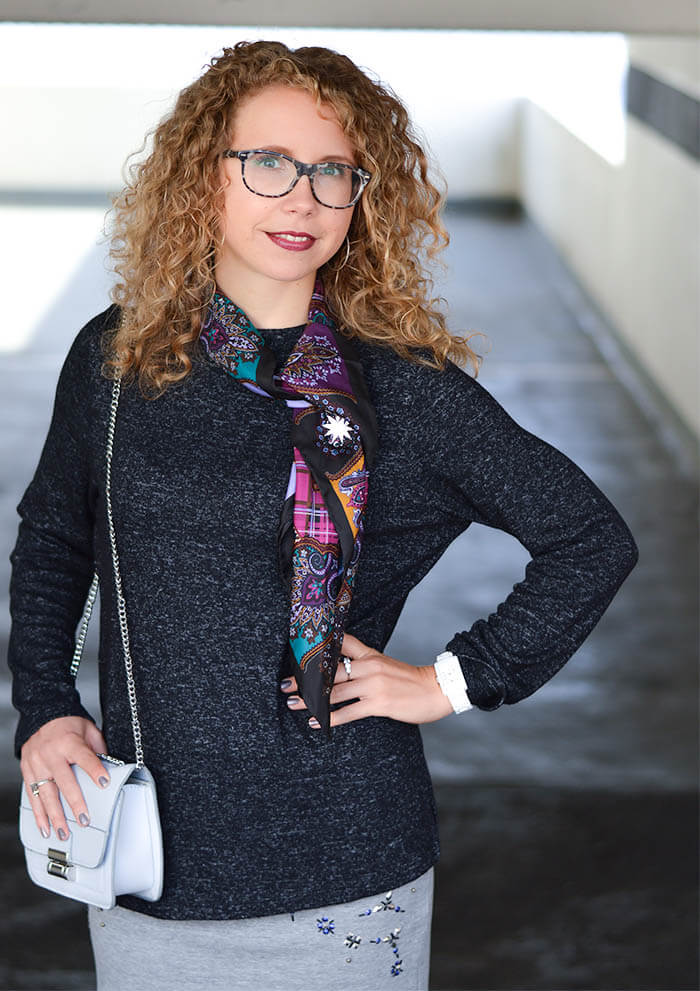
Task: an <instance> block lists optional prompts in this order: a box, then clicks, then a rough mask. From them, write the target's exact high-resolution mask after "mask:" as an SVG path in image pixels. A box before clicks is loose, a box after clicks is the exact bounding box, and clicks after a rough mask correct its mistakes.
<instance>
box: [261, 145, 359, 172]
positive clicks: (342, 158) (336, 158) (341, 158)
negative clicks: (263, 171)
mask: <svg viewBox="0 0 700 991" xmlns="http://www.w3.org/2000/svg"><path fill="white" fill-rule="evenodd" d="M258 147H259V148H263V149H264V150H265V151H279V152H281V153H282V154H283V155H289V157H290V158H296V155H292V153H291V151H290V150H289V148H285V147H284V146H283V145H265V144H263V145H258ZM318 161H319V162H340V163H343V164H345V165H352V166H353V168H356V166H355V163H354V162H353V161H352V159H350V158H348V156H347V155H325V156H324V157H323V158H319V160H318Z"/></svg>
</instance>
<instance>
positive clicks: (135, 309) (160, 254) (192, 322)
mask: <svg viewBox="0 0 700 991" xmlns="http://www.w3.org/2000/svg"><path fill="white" fill-rule="evenodd" d="M280 83H281V84H284V85H289V86H296V87H300V88H302V89H304V90H306V91H307V92H309V93H310V94H312V95H313V96H314V97H315V99H316V101H317V103H318V104H319V105H320V104H327V105H330V106H331V107H332V108H333V110H334V111H335V113H336V116H337V118H338V121H339V123H340V126H341V127H342V129H343V131H344V133H345V134H346V135H347V137H348V139H349V141H350V142H351V144H352V145H353V147H354V148H355V150H356V153H357V155H358V164H359V165H361V166H362V167H364V168H366V169H367V170H368V171H370V172H371V173H372V178H371V180H370V182H369V184H368V186H367V188H366V189H365V191H364V193H363V195H362V197H361V198H360V201H359V203H358V206H357V207H356V208H355V211H354V214H353V218H352V221H351V224H350V229H349V231H348V239H349V244H350V253H349V256H348V257H347V261H346V262H345V261H344V260H343V259H345V257H346V252H345V251H344V250H343V249H341V250H340V251H338V252H336V254H335V255H334V256H333V257H332V258H331V259H330V260H329V261H327V262H326V263H325V265H323V266H322V268H321V269H320V271H319V274H320V275H321V277H322V278H323V282H324V287H325V292H326V296H327V298H328V302H329V304H330V306H331V309H332V311H333V312H334V314H335V316H336V318H337V320H338V325H339V327H340V328H341V329H343V331H344V333H346V334H347V335H348V336H353V335H356V336H358V337H359V338H361V339H364V340H367V341H371V342H374V343H375V344H379V345H383V346H387V347H391V348H393V349H394V350H395V351H396V353H397V354H399V355H400V356H401V357H404V358H407V359H409V360H412V361H416V362H418V363H420V364H424V365H429V366H431V367H435V368H439V369H441V370H442V369H443V368H444V365H445V359H446V358H451V359H452V360H454V361H455V362H456V363H457V364H464V365H470V366H471V367H472V368H473V370H474V373H475V374H476V373H478V367H479V361H480V358H479V357H478V356H477V355H476V354H475V352H474V351H472V349H471V348H470V347H469V344H468V338H465V337H459V336H456V335H452V334H451V333H450V332H449V331H448V329H447V326H446V319H445V316H444V314H443V313H442V312H441V310H440V308H439V304H440V303H441V302H442V300H441V298H440V297H438V298H433V297H431V292H432V290H433V281H432V278H431V276H430V274H429V271H428V270H427V267H426V263H431V262H433V261H434V260H435V259H436V257H437V255H438V254H439V252H440V251H441V250H442V249H443V248H444V247H445V246H446V245H447V244H448V242H449V236H448V234H447V231H446V230H445V227H444V225H443V223H442V220H441V218H440V211H441V208H442V206H443V203H444V194H443V193H441V192H440V191H439V190H438V189H437V188H436V186H435V185H434V184H433V182H432V181H431V179H430V178H429V176H428V160H427V157H426V154H425V152H424V150H423V148H422V147H421V145H420V143H419V141H418V140H417V138H416V136H415V134H414V132H413V129H412V126H411V123H410V121H409V118H408V114H407V112H406V109H405V107H404V106H403V104H402V103H401V102H400V101H399V100H398V99H397V97H396V96H395V95H394V94H393V93H391V92H390V91H389V89H388V88H387V87H386V86H383V85H381V84H380V83H379V82H375V81H373V80H372V79H370V78H369V76H368V75H366V74H365V73H364V72H363V71H361V70H360V69H359V68H358V67H357V66H356V65H355V64H354V63H353V62H352V61H351V60H350V59H349V58H347V57H346V56H344V55H340V54H338V53H337V52H334V51H331V50H330V49H328V48H319V47H306V48H297V49H290V48H288V47H287V46H286V45H284V44H282V43H281V42H279V41H256V42H245V41H242V42H239V43H237V44H236V45H234V47H233V48H224V49H223V52H222V54H221V55H219V56H216V57H215V58H213V59H212V60H211V63H210V65H208V67H207V69H206V71H205V72H204V74H203V75H202V76H200V77H199V78H198V79H197V80H196V81H195V82H193V83H192V84H191V85H190V86H187V87H186V88H185V89H184V90H182V92H181V93H180V94H179V96H178V98H177V101H176V103H175V107H174V109H173V110H172V112H171V113H169V114H168V115H167V116H166V117H165V118H164V119H163V120H162V121H161V122H160V123H159V124H158V125H157V126H156V127H155V128H154V129H153V130H152V131H151V132H149V134H147V135H146V138H145V139H144V144H143V145H142V148H141V149H139V151H138V152H135V153H134V154H140V152H142V151H143V150H144V148H145V145H146V141H147V140H148V137H149V136H150V135H151V134H152V136H153V144H152V149H151V151H150V154H149V155H148V157H147V158H145V159H144V160H143V161H141V162H138V163H136V164H133V165H131V166H130V167H129V169H128V181H127V184H126V185H125V187H124V189H123V190H122V191H121V193H119V194H118V195H117V196H115V197H113V199H112V209H113V211H114V222H113V229H112V235H111V242H112V246H111V251H110V254H111V257H112V259H113V262H114V270H115V272H116V274H117V276H118V281H117V282H116V284H115V286H114V287H113V289H112V293H111V298H112V300H113V302H114V303H117V304H118V305H119V308H120V312H121V320H120V322H119V325H118V326H117V327H116V329H115V330H113V331H112V332H111V333H110V334H109V335H108V336H107V338H106V339H105V350H106V354H107V360H106V361H105V363H104V366H103V371H104V374H106V375H108V376H109V377H113V376H114V375H116V374H120V375H122V376H123V378H124V381H125V382H128V381H129V380H132V379H134V378H138V381H139V385H140V388H141V391H142V393H143V394H144V395H145V396H147V397H150V398H155V397H156V396H158V395H161V394H162V393H163V392H164V391H165V389H166V388H167V387H168V386H169V385H171V384H173V383H176V382H178V381H180V380H182V379H184V378H185V377H186V376H187V375H188V373H189V372H190V370H191V368H192V354H193V350H194V348H195V346H196V343H197V339H198V337H199V334H200V330H201V325H202V320H203V317H204V315H205V313H206V308H207V306H208V304H209V302H210V301H211V299H212V298H213V294H214V291H215V288H216V283H215V277H214V264H215V252H216V248H217V244H219V243H220V242H221V238H222V235H223V224H222V210H223V189H224V187H223V185H222V182H221V175H220V172H219V159H220V155H221V153H222V152H223V151H224V150H225V149H226V148H228V147H229V146H230V136H231V133H232V128H233V123H234V115H235V113H236V109H237V107H238V105H239V103H240V101H241V100H242V99H243V98H245V97H248V96H251V95H254V94H255V93H256V92H259V91H260V90H262V89H263V88H264V87H266V86H268V85H270V84H280ZM129 157H132V156H129ZM127 161H128V159H127ZM421 349H425V350H426V351H427V352H428V354H427V355H424V354H421V353H420V350H421Z"/></svg>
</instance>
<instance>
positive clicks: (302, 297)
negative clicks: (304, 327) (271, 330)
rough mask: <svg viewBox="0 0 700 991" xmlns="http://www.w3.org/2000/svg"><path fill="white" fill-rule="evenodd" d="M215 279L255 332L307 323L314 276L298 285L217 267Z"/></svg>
mask: <svg viewBox="0 0 700 991" xmlns="http://www.w3.org/2000/svg"><path fill="white" fill-rule="evenodd" d="M256 276H257V278H256ZM215 279H216V284H217V286H218V287H219V289H220V290H221V292H223V293H225V294H226V295H227V296H228V298H229V299H230V300H232V301H233V302H234V303H235V304H236V306H239V307H240V308H241V309H242V310H243V312H244V313H245V315H246V316H247V317H248V319H249V320H250V321H251V322H252V324H253V326H254V327H256V328H258V327H262V328H264V327H297V326H299V325H300V324H305V323H306V321H307V319H308V316H309V304H310V302H311V293H312V292H313V289H314V283H315V281H316V273H315V272H310V273H309V275H307V276H304V278H303V279H300V280H298V281H295V282H280V281H276V280H272V279H268V278H265V277H262V276H258V275H257V273H254V272H246V273H245V274H239V273H237V272H234V271H227V270H226V269H225V268H221V267H220V266H217V268H216V271H215Z"/></svg>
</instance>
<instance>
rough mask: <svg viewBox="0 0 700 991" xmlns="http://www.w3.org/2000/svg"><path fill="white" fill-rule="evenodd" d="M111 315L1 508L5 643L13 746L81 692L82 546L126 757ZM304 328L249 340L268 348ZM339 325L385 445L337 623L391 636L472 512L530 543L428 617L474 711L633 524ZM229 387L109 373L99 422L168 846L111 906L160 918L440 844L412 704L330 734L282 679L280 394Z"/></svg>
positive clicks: (111, 737) (442, 387)
mask: <svg viewBox="0 0 700 991" xmlns="http://www.w3.org/2000/svg"><path fill="white" fill-rule="evenodd" d="M117 315H118V311H117V309H116V307H109V308H108V309H107V310H105V312H104V313H102V314H100V315H99V316H97V317H95V318H94V319H93V320H91V321H90V322H89V323H88V324H87V325H86V326H85V327H84V328H83V330H82V331H81V332H80V333H79V334H78V336H77V338H76V340H75V342H74V344H73V346H72V348H71V350H70V353H69V355H68V357H67V359H66V362H65V364H64V367H63V369H62V372H61V376H60V379H59V383H58V389H57V393H56V402H55V407H54V414H53V419H52V422H51V427H50V430H49V434H48V437H47V440H46V443H45V446H44V450H43V452H42V455H41V459H40V462H39V466H38V468H37V471H36V474H35V476H34V479H33V480H32V482H31V483H30V485H29V487H28V488H27V491H26V492H25V494H24V496H23V498H22V500H21V502H20V504H19V507H18V511H19V513H20V516H21V518H22V520H21V523H20V527H19V535H18V539H17V543H16V546H15V548H14V550H13V552H12V555H11V560H12V564H13V572H12V579H11V584H10V594H11V611H12V619H13V624H12V630H11V636H10V645H9V664H10V667H11V669H12V672H13V675H14V678H13V702H14V704H15V706H16V707H17V709H18V710H19V712H20V719H19V725H18V728H17V734H16V741H15V747H16V754H17V755H18V756H19V752H20V748H21V746H22V744H23V743H24V741H25V740H26V739H27V738H28V737H29V736H30V735H31V734H32V733H34V732H35V731H36V730H37V729H38V728H39V727H40V726H41V725H42V724H43V723H44V722H46V721H47V720H48V719H52V718H55V717H57V716H65V715H84V716H85V715H89V714H88V713H87V712H86V711H85V710H84V709H83V708H82V706H81V703H80V699H79V695H78V692H77V691H76V689H75V686H74V684H73V681H72V679H71V677H70V674H69V667H70V660H71V657H72V652H73V644H74V636H75V629H76V625H77V622H78V620H79V617H80V614H81V611H82V606H83V603H84V600H85V596H86V593H87V589H88V586H89V584H90V579H91V576H92V571H93V564H94V562H96V564H97V568H98V570H99V574H100V581H101V596H102V600H101V602H102V608H101V629H100V665H99V675H100V693H101V700H102V708H103V718H104V723H103V727H102V729H103V733H104V736H105V739H106V742H107V747H108V751H109V753H111V754H113V755H114V756H117V757H121V758H122V759H126V760H133V756H134V747H133V739H132V736H131V724H130V717H129V706H128V699H127V694H126V689H125V675H124V665H123V658H122V652H121V642H120V636H119V629H118V624H117V617H116V611H115V601H114V594H113V585H112V567H111V558H110V552H109V538H108V533H107V527H106V519H105V507H104V450H105V431H106V424H107V421H108V411H109V403H110V396H111V383H110V382H109V381H107V380H106V379H104V378H101V377H100V373H99V367H100V364H101V360H102V355H101V352H100V348H99V339H100V334H101V331H102V329H103V328H104V327H105V326H106V325H107V322H108V321H111V320H113V319H115V318H116V316H117ZM297 336H298V328H292V329H291V330H289V331H280V332H270V335H269V338H267V337H266V339H269V341H270V345H271V346H272V347H273V348H275V350H276V352H277V354H278V356H279V357H280V358H284V357H286V353H288V350H289V349H291V347H292V345H293V343H294V341H295V340H296V337H297ZM355 344H356V347H357V349H358V353H359V356H360V359H361V361H362V363H363V369H364V374H365V378H366V381H367V386H368V389H369V392H370V398H371V400H372V402H373V404H374V407H375V410H376V414H377V421H378V434H379V447H378V452H377V457H376V462H375V465H374V468H373V474H372V477H371V480H370V492H369V501H368V505H367V511H366V516H365V526H366V533H365V544H364V548H363V555H362V561H361V563H360V567H359V570H358V574H357V584H356V590H355V595H354V597H353V601H352V606H351V610H350V614H349V617H348V622H347V626H346V630H347V632H348V633H352V634H353V635H354V636H356V637H359V639H360V640H362V641H364V642H365V643H367V644H369V645H371V646H373V647H375V648H376V649H378V650H383V648H384V646H385V644H386V643H387V641H388V639H389V637H390V635H391V633H392V631H393V629H394V627H395V625H396V621H397V620H398V617H399V614H400V612H401V609H402V606H403V604H404V601H405V599H406V596H407V595H408V593H409V591H410V590H411V589H412V588H413V587H414V586H415V585H416V584H417V583H418V582H419V581H420V580H421V579H422V578H423V577H424V575H425V574H426V573H427V572H428V571H429V570H430V568H431V567H432V566H433V565H434V564H435V562H436V561H437V560H438V558H439V557H440V556H441V555H442V553H443V552H444V551H445V549H446V548H447V547H448V545H449V544H450V543H451V542H452V541H453V540H454V539H455V537H457V536H458V534H460V533H461V532H462V531H464V530H465V529H466V528H467V527H468V526H469V525H470V523H472V522H480V523H484V524H487V525H489V526H494V527H498V528H500V529H503V530H506V531H507V532H509V533H511V534H513V535H514V536H515V537H517V539H518V540H520V541H521V543H522V544H523V545H524V546H525V547H526V548H527V549H528V551H529V552H530V554H531V555H532V560H531V561H530V563H529V564H528V566H527V569H526V574H525V576H524V579H523V580H522V581H521V582H519V583H518V584H517V585H516V586H515V587H514V589H513V591H512V592H511V594H510V595H509V596H508V597H507V599H506V600H505V602H504V603H502V604H501V605H500V606H498V609H496V605H497V604H496V603H494V611H493V612H492V613H491V615H490V616H489V617H488V619H483V620H480V621H479V622H477V623H475V624H474V626H473V627H472V628H471V629H470V630H466V631H464V632H458V633H456V634H455V632H454V631H453V630H443V631H438V630H436V642H435V645H434V648H435V652H436V653H438V652H439V651H441V650H443V649H445V648H447V649H449V650H452V651H454V652H455V653H457V654H458V656H459V658H460V662H461V664H462V668H463V671H464V676H465V678H466V681H467V686H468V691H469V697H470V699H471V701H472V702H473V703H474V704H475V705H476V706H477V707H478V708H481V709H494V708H496V707H498V706H499V705H500V704H502V703H503V702H506V703H514V702H517V701H519V700H520V699H523V698H525V697H526V696H528V695H530V694H532V692H534V691H535V690H536V689H538V688H539V687H540V686H541V685H543V684H544V683H545V682H546V681H547V680H548V679H549V678H551V677H552V675H554V674H555V672H556V671H558V670H559V669H560V668H561V667H562V665H563V664H564V663H565V662H566V661H567V659H568V658H569V657H570V656H571V655H572V654H573V653H574V651H575V650H576V649H577V648H578V647H579V646H580V644H581V643H582V642H583V640H584V639H585V637H586V636H587V635H588V633H590V631H591V630H592V629H593V627H594V626H595V624H596V623H597V621H598V620H599V619H600V617H601V615H602V614H603V612H604V610H605V609H606V607H607V606H608V604H609V603H610V601H611V599H612V597H613V596H614V594H615V592H616V590H617V589H618V587H619V586H620V584H621V583H622V582H623V581H624V579H625V577H626V576H627V574H628V573H629V571H630V570H631V568H632V567H633V565H634V563H635V561H636V558H637V549H636V545H635V543H634V540H633V538H632V536H631V534H630V532H629V530H628V528H627V526H626V525H625V523H624V521H623V520H622V519H621V517H620V516H619V514H618V513H617V511H616V510H615V509H614V507H613V506H612V505H611V504H610V502H609V501H608V500H607V499H606V497H605V496H604V495H603V494H602V493H601V492H600V490H599V489H598V488H597V487H596V486H595V485H594V484H593V482H592V481H591V480H590V479H589V478H588V477H587V476H586V475H585V474H584V473H583V472H582V471H581V470H580V469H579V468H578V467H577V466H576V465H574V464H573V463H572V462H571V461H570V460H569V459H568V458H567V457H566V456H565V455H564V454H562V453H561V452H559V451H557V450H556V449H555V448H553V447H551V446H550V445H549V444H547V443H546V442H544V441H542V440H540V439H538V438H537V437H535V436H533V435H532V434H530V433H528V432H527V431H526V430H524V429H522V428H521V427H519V426H518V425H517V424H516V423H515V422H514V421H513V420H512V419H511V418H510V417H509V416H508V415H507V414H506V412H505V411H504V410H503V409H502V407H501V406H500V405H499V404H498V403H497V402H496V400H495V399H494V398H493V397H492V396H491V395H490V394H489V393H488V392H487V391H486V390H485V389H484V388H483V387H482V386H480V385H479V384H478V383H477V382H476V381H475V380H474V379H473V378H472V377H470V376H469V375H467V374H466V373H465V372H463V371H462V370H461V369H459V368H458V367H457V366H456V365H454V364H452V363H449V364H448V366H447V368H446V370H445V371H444V372H440V371H437V370H433V369H429V368H425V367H423V366H419V365H415V364H413V363H411V362H408V361H406V360H403V359H400V358H399V357H398V356H397V355H396V354H395V353H394V352H393V351H391V350H389V349H387V348H381V347H378V346H374V345H370V344H367V343H365V342H362V341H356V342H355ZM231 385H232V383H231V381H230V379H229V377H228V376H225V375H222V374H221V370H220V369H218V368H216V367H214V366H213V365H212V364H211V363H210V362H208V361H205V360H204V357H203V356H202V357H201V358H200V359H199V360H196V361H195V364H194V368H193V371H192V373H191V374H190V375H189V376H188V378H187V379H186V380H185V382H184V383H183V384H181V385H178V386H175V387H172V388H170V389H169V390H168V391H167V392H166V393H165V395H164V396H162V397H161V398H159V399H158V400H151V401H149V400H145V399H143V398H142V397H141V396H140V393H139V391H138V389H137V388H136V387H131V388H128V389H124V390H123V392H122V397H121V400H120V405H119V414H118V418H117V429H116V436H115V441H114V460H113V486H112V488H113V491H112V504H113V511H114V519H115V527H116V533H117V542H118V547H119V554H120V558H121V568H122V576H123V582H124V594H125V597H126V603H127V611H128V616H129V623H130V634H131V644H132V653H133V656H134V664H135V682H136V691H137V698H138V704H139V714H140V720H141V726H142V731H143V747H144V756H145V762H146V764H147V766H148V767H149V768H150V770H151V771H152V772H153V774H154V777H155V780H156V784H157V787H158V797H159V803H160V812H161V821H162V826H163V841H164V853H165V883H164V889H163V895H162V898H161V899H160V900H159V901H158V902H153V903H151V902H145V901H143V900H141V899H138V898H134V897H131V896H120V897H119V899H118V904H120V905H123V906H124V907H126V908H130V909H134V910H136V911H141V912H145V913H146V914H148V915H153V916H158V917H161V918H169V919H235V918H246V917H251V916H259V915H271V914H276V913H282V912H293V911H295V910H302V909H306V908H313V907H315V906H318V905H328V904H334V903H338V902H344V901H351V900H353V899H356V898H361V897H363V896H365V895H367V894H368V893H370V892H374V891H378V890H381V889H383V888H386V889H387V890H389V889H390V888H394V887H398V886H399V885H401V884H404V883H406V882H407V881H409V880H410V879H411V878H415V877H417V876H418V875H420V874H422V873H423V872H424V871H426V870H427V869H428V868H429V867H430V866H431V865H432V864H434V863H435V862H436V861H437V859H438V856H439V844H438V832H437V824H436V812H435V803H434V798H433V791H432V786H431V781H430V777H429V774H428V770H427V767H426V763H425V759H424V755H423V747H422V742H421V735H420V729H419V727H418V726H415V725H411V724H408V723H402V722H399V721H397V720H392V719H388V718H383V717H368V718H365V719H359V720H355V721H353V722H351V723H348V724H346V725H344V726H341V727H337V728H336V729H335V731H334V735H333V738H332V740H330V741H328V740H327V739H326V738H325V737H324V736H323V734H321V733H319V732H318V731H314V730H311V729H310V728H309V727H308V726H307V715H306V714H305V713H304V712H303V711H301V712H294V711H292V710H291V709H289V708H288V706H287V703H286V696H285V695H284V694H283V693H282V692H281V691H280V689H279V682H280V680H281V679H282V678H283V677H284V676H285V675H286V674H287V671H286V669H285V666H284V661H283V659H284V657H285V647H286V638H287V634H288V619H289V600H288V593H287V592H286V590H285V588H284V587H283V583H282V580H281V577H280V574H279V571H278V568H277V561H276V547H275V527H274V526H272V527H271V526H270V525H269V520H275V521H276V520H277V519H278V516H279V511H280V505H281V503H282V500H283V498H284V495H285V491H286V485H287V481H288V477H289V459H290V453H289V452H290V442H289V430H290V414H289V410H288V409H287V408H286V406H285V405H284V404H282V403H272V402H270V401H269V400H268V399H265V398H264V397H261V396H257V395H255V394H254V393H251V392H250V391H249V390H247V389H244V388H241V389H239V390H236V389H233V388H231ZM463 594H464V596H465V599H466V598H468V596H469V589H468V588H466V587H465V588H464V590H463ZM429 661H430V659H429V658H426V663H429ZM463 718H468V716H467V717H463ZM300 768H304V769H305V771H306V773H303V774H300V773H299V769H300Z"/></svg>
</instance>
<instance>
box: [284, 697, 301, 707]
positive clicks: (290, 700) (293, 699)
mask: <svg viewBox="0 0 700 991" xmlns="http://www.w3.org/2000/svg"><path fill="white" fill-rule="evenodd" d="M300 702H301V699H300V698H299V696H298V695H292V696H291V697H290V698H288V699H287V705H299V703H300Z"/></svg>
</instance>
